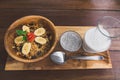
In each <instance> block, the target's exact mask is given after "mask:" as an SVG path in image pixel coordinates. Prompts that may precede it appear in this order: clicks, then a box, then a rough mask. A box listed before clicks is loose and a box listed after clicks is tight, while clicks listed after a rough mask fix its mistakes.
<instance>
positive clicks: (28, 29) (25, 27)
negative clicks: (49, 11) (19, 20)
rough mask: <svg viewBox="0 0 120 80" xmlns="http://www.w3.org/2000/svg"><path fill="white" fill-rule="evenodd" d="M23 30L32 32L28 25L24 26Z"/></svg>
mask: <svg viewBox="0 0 120 80" xmlns="http://www.w3.org/2000/svg"><path fill="white" fill-rule="evenodd" d="M22 29H23V31H26V32H30V28H29V27H28V26H26V25H23V27H22Z"/></svg>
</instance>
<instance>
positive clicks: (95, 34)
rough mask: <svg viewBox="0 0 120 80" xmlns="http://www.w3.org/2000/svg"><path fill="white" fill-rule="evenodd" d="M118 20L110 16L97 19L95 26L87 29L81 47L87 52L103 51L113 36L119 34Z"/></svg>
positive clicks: (119, 24) (119, 22)
mask: <svg viewBox="0 0 120 80" xmlns="http://www.w3.org/2000/svg"><path fill="white" fill-rule="evenodd" d="M119 31H120V21H119V20H118V19H116V18H114V17H111V16H104V17H102V18H101V19H99V20H98V24H97V27H94V28H91V29H89V30H88V31H87V32H86V33H85V35H84V39H83V49H84V50H85V51H86V52H89V53H98V52H103V51H106V50H108V49H109V47H110V45H111V41H112V39H113V38H118V37H119V36H120V32H119Z"/></svg>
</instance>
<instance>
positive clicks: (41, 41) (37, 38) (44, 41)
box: [35, 37, 47, 45]
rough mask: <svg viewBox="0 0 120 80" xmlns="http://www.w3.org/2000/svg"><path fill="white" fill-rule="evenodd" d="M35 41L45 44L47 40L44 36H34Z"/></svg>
mask: <svg viewBox="0 0 120 80" xmlns="http://www.w3.org/2000/svg"><path fill="white" fill-rule="evenodd" d="M35 41H36V42H37V43H39V44H42V45H43V44H46V42H47V40H46V39H45V38H42V37H36V38H35Z"/></svg>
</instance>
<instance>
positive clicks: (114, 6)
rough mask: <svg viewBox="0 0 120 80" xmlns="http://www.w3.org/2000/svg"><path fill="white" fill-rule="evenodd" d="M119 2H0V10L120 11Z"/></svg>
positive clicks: (30, 0) (44, 0)
mask: <svg viewBox="0 0 120 80" xmlns="http://www.w3.org/2000/svg"><path fill="white" fill-rule="evenodd" d="M119 4H120V1H119V0H19V1H16V0H11V1H9V0H1V1H0V8H12V9H13V8H18V9H20V8H24V9H31V8H37V9H41V10H52V9H57V10H58V9H59V10H66V9H67V10H68V9H69V10H71V9H72V10H79V9H87V10H96V9H99V10H106V9H107V10H120V6H119Z"/></svg>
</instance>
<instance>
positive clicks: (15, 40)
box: [14, 36, 24, 45]
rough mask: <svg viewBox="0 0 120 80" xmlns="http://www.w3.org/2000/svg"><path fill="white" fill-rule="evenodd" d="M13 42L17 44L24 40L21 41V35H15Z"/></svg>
mask: <svg viewBox="0 0 120 80" xmlns="http://www.w3.org/2000/svg"><path fill="white" fill-rule="evenodd" d="M14 42H15V44H17V45H19V44H21V43H23V42H24V41H23V36H18V37H16V38H15V39H14Z"/></svg>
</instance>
